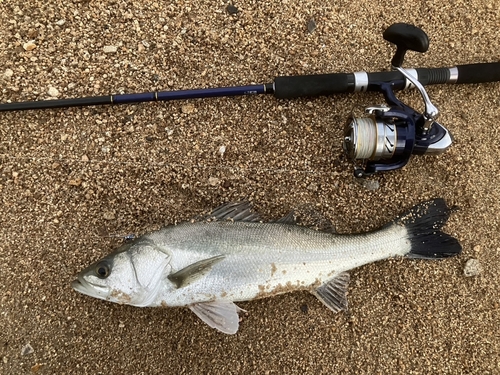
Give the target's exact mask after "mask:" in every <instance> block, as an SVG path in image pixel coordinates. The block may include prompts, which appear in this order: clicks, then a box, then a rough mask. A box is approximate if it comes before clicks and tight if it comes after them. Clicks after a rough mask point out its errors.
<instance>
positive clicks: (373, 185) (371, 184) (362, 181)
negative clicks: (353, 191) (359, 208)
mask: <svg viewBox="0 0 500 375" xmlns="http://www.w3.org/2000/svg"><path fill="white" fill-rule="evenodd" d="M354 181H355V182H356V183H358V184H359V185H361V186H363V187H364V188H365V189H366V190H370V191H375V190H378V189H379V188H380V182H378V180H368V179H366V178H356V177H354Z"/></svg>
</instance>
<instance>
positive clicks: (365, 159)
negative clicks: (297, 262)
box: [0, 23, 500, 177]
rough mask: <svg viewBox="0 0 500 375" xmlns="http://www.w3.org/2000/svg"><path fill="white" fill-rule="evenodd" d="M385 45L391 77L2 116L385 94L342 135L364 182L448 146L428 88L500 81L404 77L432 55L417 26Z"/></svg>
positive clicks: (128, 99) (167, 95)
mask: <svg viewBox="0 0 500 375" xmlns="http://www.w3.org/2000/svg"><path fill="white" fill-rule="evenodd" d="M383 37H384V39H385V40H387V41H388V42H391V43H393V44H395V45H396V47H397V49H396V53H395V55H394V57H393V58H392V61H391V64H392V68H393V70H391V71H385V72H371V73H369V72H363V71H362V72H354V73H331V74H315V75H302V76H282V77H276V78H275V79H274V82H272V83H265V84H256V85H246V86H234V87H218V88H205V89H190V90H178V91H155V92H144V93H133V94H120V95H108V96H95V97H83V98H72V99H58V100H41V101H30V102H16V103H2V104H0V112H5V111H21V110H36V109H49V108H66V107H82V106H93V105H114V104H131V103H143V102H154V101H170V100H181V99H196V98H212V97H229V96H240V95H257V94H272V95H274V96H275V97H276V98H278V99H293V98H299V97H316V96H324V95H332V94H338V93H349V92H366V91H374V92H380V93H382V94H383V95H384V98H385V100H386V102H387V104H389V106H385V105H383V106H375V107H369V108H367V109H366V111H365V112H366V115H367V117H363V118H356V117H354V116H351V117H350V118H349V120H348V124H347V126H346V129H345V136H344V140H343V147H344V150H345V152H346V154H347V155H348V156H349V157H350V158H351V159H352V160H353V162H354V163H356V162H357V161H361V163H362V166H361V167H357V168H356V169H355V176H356V177H362V176H366V175H371V174H373V173H375V172H378V171H386V170H392V169H398V168H401V167H403V166H404V165H405V164H406V163H407V162H408V160H409V157H410V155H412V154H425V153H431V154H437V153H441V152H444V151H445V150H446V149H447V148H448V147H449V146H450V145H451V142H452V139H451V135H450V133H449V132H448V130H446V129H445V128H444V127H443V126H442V125H440V124H438V123H437V122H435V119H436V117H437V115H438V111H437V108H435V107H434V105H433V104H432V103H431V101H430V99H429V97H428V95H427V93H426V91H425V89H424V86H427V85H435V84H465V83H486V82H496V81H500V63H499V62H491V63H477V64H467V65H458V66H454V67H450V68H416V69H403V68H402V64H403V60H404V57H405V54H406V52H407V51H408V50H411V51H415V52H426V51H427V50H428V48H429V38H428V36H427V34H426V33H425V32H424V31H423V30H422V29H420V28H418V27H416V26H413V25H410V24H405V23H397V24H393V25H391V26H389V28H387V29H386V30H385V31H384V33H383ZM411 87H416V88H417V89H418V90H419V91H420V93H421V94H422V97H423V99H424V103H425V107H426V110H425V112H424V113H419V112H417V111H415V110H414V109H412V108H411V107H409V106H407V105H405V104H404V103H402V102H401V101H399V100H398V99H397V98H396V96H395V94H394V92H395V91H398V90H404V89H408V88H411Z"/></svg>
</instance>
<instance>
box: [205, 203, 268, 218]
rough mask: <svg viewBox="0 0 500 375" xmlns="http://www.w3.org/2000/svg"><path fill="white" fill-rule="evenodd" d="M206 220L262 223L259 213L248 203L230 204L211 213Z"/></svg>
mask: <svg viewBox="0 0 500 375" xmlns="http://www.w3.org/2000/svg"><path fill="white" fill-rule="evenodd" d="M205 218H206V219H215V220H220V221H222V220H233V221H253V222H256V221H260V220H261V219H260V216H259V214H258V213H256V212H253V211H252V204H251V203H250V202H248V201H243V202H228V203H225V204H223V205H222V206H219V207H217V208H216V209H214V210H213V211H212V212H211V213H209V214H208V215H207V216H206V217H205Z"/></svg>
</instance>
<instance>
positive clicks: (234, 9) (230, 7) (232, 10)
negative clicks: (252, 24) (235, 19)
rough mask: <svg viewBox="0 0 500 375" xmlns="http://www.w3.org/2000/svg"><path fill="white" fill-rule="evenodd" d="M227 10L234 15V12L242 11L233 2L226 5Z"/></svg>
mask: <svg viewBox="0 0 500 375" xmlns="http://www.w3.org/2000/svg"><path fill="white" fill-rule="evenodd" d="M226 11H227V12H228V13H229V14H230V15H231V16H232V15H234V14H238V12H239V11H240V10H239V9H238V8H236V7H235V6H234V5H233V4H229V5H228V6H227V7H226Z"/></svg>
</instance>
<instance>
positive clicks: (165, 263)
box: [71, 198, 462, 334]
mask: <svg viewBox="0 0 500 375" xmlns="http://www.w3.org/2000/svg"><path fill="white" fill-rule="evenodd" d="M451 212H452V208H449V207H448V206H447V204H446V202H445V201H444V200H443V199H441V198H436V199H433V200H430V201H426V202H422V203H420V204H418V205H416V206H414V207H413V208H411V209H410V210H408V211H407V212H405V213H404V214H402V215H401V216H399V217H397V218H396V219H394V220H392V221H391V222H389V223H387V224H386V225H384V226H382V227H381V228H379V229H378V230H374V231H369V232H364V233H355V234H338V233H335V232H334V231H333V230H331V228H330V229H328V230H324V231H322V230H317V229H314V228H310V227H307V226H303V225H299V224H298V223H297V222H296V220H295V219H296V218H295V215H294V213H293V212H292V213H289V214H288V215H286V216H285V217H284V218H282V219H280V220H277V221H274V222H263V221H262V220H261V218H260V216H259V215H258V214H257V213H256V212H254V210H253V208H252V205H251V204H250V203H249V202H248V201H244V202H229V203H226V204H223V205H222V206H220V207H218V208H216V209H215V210H213V211H212V212H211V213H210V214H208V215H205V216H200V218H199V219H198V220H190V221H185V222H181V223H178V224H175V225H167V226H165V227H163V228H162V229H159V230H156V231H153V232H150V233H148V234H145V235H142V236H139V237H137V238H136V239H134V240H133V241H131V242H126V243H124V244H123V245H121V246H120V247H119V248H118V249H117V250H116V251H114V252H113V253H111V254H110V255H108V256H106V257H104V258H102V259H101V260H99V261H97V262H95V263H93V264H91V265H90V266H88V267H87V268H85V269H84V270H82V271H81V272H80V273H79V274H78V275H77V277H76V280H74V281H73V282H72V284H71V286H72V288H73V289H74V290H76V291H77V292H80V293H82V294H84V295H87V296H90V297H94V298H98V299H102V300H106V301H110V302H114V303H118V304H126V305H132V306H137V307H187V308H189V309H190V310H191V311H193V312H194V313H195V314H196V315H197V316H198V317H199V318H200V319H201V320H202V321H203V322H205V323H206V324H208V325H209V326H210V327H212V328H215V329H217V330H219V331H221V332H223V333H226V334H235V333H236V332H237V331H238V328H239V323H240V316H239V314H240V313H241V312H242V311H244V310H242V309H241V308H240V307H238V306H237V305H236V304H235V302H241V301H250V300H254V299H258V298H264V297H271V296H274V295H278V294H282V293H286V292H292V291H296V290H307V291H309V292H311V293H312V294H313V295H315V296H316V297H317V298H318V299H319V300H320V301H321V302H322V303H323V304H324V305H326V307H328V308H329V309H330V310H332V311H333V312H335V313H337V312H340V311H342V310H347V308H348V303H347V288H348V284H349V279H350V277H349V273H348V271H350V270H352V269H354V268H357V267H360V266H362V265H364V264H368V263H371V262H376V261H379V260H383V259H387V258H392V257H398V256H399V257H407V258H420V259H441V258H447V257H451V256H454V255H457V254H459V253H460V252H461V251H462V246H461V245H460V243H459V241H458V239H457V238H455V237H453V236H451V235H449V234H446V233H444V232H443V231H442V230H441V229H442V227H443V226H444V225H445V223H446V221H447V220H448V218H449V216H450V214H451Z"/></svg>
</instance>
